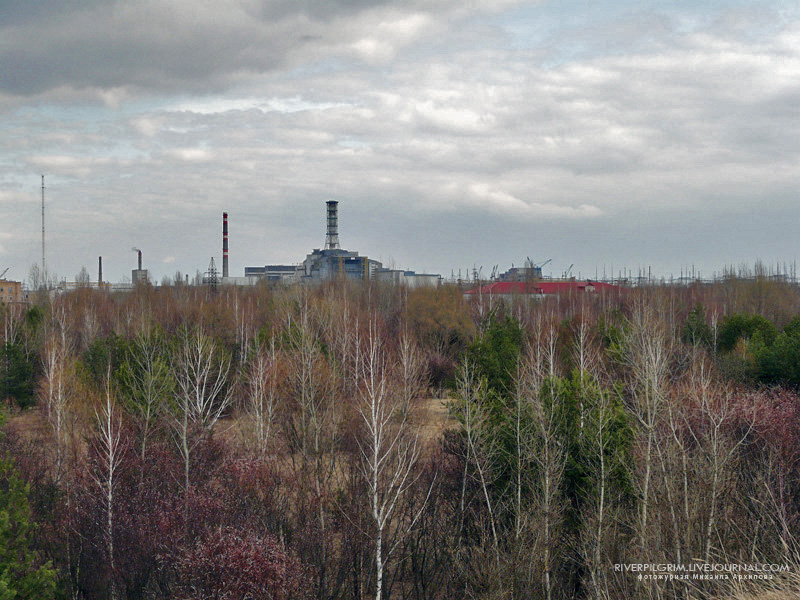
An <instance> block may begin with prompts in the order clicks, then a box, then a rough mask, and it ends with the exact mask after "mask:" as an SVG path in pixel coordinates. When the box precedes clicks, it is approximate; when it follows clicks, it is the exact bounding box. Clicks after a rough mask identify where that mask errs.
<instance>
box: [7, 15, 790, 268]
mask: <svg viewBox="0 0 800 600" xmlns="http://www.w3.org/2000/svg"><path fill="white" fill-rule="evenodd" d="M163 4H164V3H158V4H157V3H153V4H145V3H142V2H135V3H118V4H116V5H105V4H104V5H103V6H102V7H100V8H98V9H97V10H99V11H100V12H101V13H102V12H103V11H106V12H108V11H113V10H118V11H122V16H118V17H115V18H117V19H119V21H120V23H126V24H128V25H129V26H130V27H129V29H130V33H129V34H127V35H124V36H122V37H123V39H121V40H120V41H119V45H118V47H119V48H125V51H124V52H122V51H121V50H120V54H119V55H118V54H114V53H111V54H109V55H108V56H107V60H105V61H104V60H102V59H101V57H100V56H99V55H98V54H97V53H98V52H100V50H99V49H100V48H106V49H108V48H110V47H111V46H113V44H112V41H113V40H111V38H112V37H113V36H111V35H107V34H103V36H104V37H103V36H99V34H98V36H97V39H95V38H92V36H91V35H90V36H89V37H88V38H87V39H86V41H85V43H81V44H78V42H77V41H76V42H74V43H75V44H76V46H75V47H76V48H77V49H78V50H79V51H80V52H83V53H85V55H86V56H89V55H91V57H94V58H92V60H94V61H95V62H96V63H97V65H95V66H96V68H97V69H101V70H102V72H96V71H95V70H94V67H92V65H91V64H87V65H83V66H80V68H79V67H75V69H76V71H75V72H70V73H69V74H64V75H60V76H59V77H61V79H59V78H54V79H52V80H49V81H46V82H43V83H41V85H40V86H39V87H35V86H34V87H32V88H31V90H33V89H37V90H45V89H49V88H50V87H51V86H56V85H62V86H68V87H71V88H72V89H73V90H74V89H77V88H79V87H80V86H81V85H87V86H96V87H97V89H100V88H102V87H103V86H110V87H108V88H107V89H105V90H104V91H105V93H106V94H109V95H110V96H109V97H110V98H111V99H112V100H113V97H114V91H113V90H114V89H115V88H114V86H121V87H129V86H130V85H132V84H136V85H138V86H139V87H142V88H144V87H148V86H149V87H150V92H149V93H148V94H147V95H144V96H142V97H137V96H136V93H135V91H128V92H127V94H128V95H127V96H126V95H125V93H123V92H120V95H119V98H118V103H119V104H118V105H119V108H118V109H113V108H103V107H97V106H94V107H92V105H91V104H85V103H83V102H79V101H77V100H76V99H75V98H74V97H73V98H72V99H71V100H70V102H68V103H61V104H59V103H56V101H55V99H56V98H59V97H62V96H63V95H64V93H65V92H64V91H63V88H58V89H56V88H53V89H52V91H51V92H50V93H49V95H46V97H47V98H48V102H47V103H45V104H44V105H42V104H39V103H38V102H39V101H38V100H37V102H36V103H31V104H22V102H23V101H22V100H19V99H17V101H16V104H15V106H14V108H8V109H7V110H6V111H5V112H4V113H0V116H2V120H0V133H1V134H2V136H0V165H2V167H3V168H4V173H6V175H5V176H4V177H3V179H2V180H0V221H2V222H10V220H11V219H14V222H15V223H16V224H17V225H18V226H17V227H15V228H13V229H11V230H10V231H9V232H4V235H3V236H0V266H2V265H3V264H8V263H13V264H15V265H22V266H18V270H19V269H26V268H27V265H29V264H30V263H31V262H34V261H36V260H37V256H38V254H37V252H38V250H37V238H36V233H37V218H38V205H37V199H38V197H37V184H38V179H37V177H38V174H39V173H41V172H44V173H47V175H48V187H49V188H50V189H49V191H48V197H49V198H50V200H49V202H50V211H51V212H49V213H48V214H49V215H50V216H49V217H48V218H49V219H50V222H51V224H52V229H51V231H52V233H51V236H52V237H51V238H50V239H49V242H48V244H49V248H50V249H51V252H52V253H53V259H52V260H53V268H54V269H56V270H57V271H58V272H60V273H62V274H63V275H65V276H67V277H71V275H72V274H73V273H77V272H78V270H79V269H80V266H81V264H87V265H90V266H91V265H92V264H94V261H96V256H97V255H98V254H103V255H104V256H105V257H106V261H105V264H106V271H107V273H109V274H110V276H111V277H115V278H118V277H121V276H122V275H123V274H124V273H125V271H126V269H128V268H129V266H125V265H130V263H131V262H132V255H131V254H130V251H129V248H130V246H132V245H137V246H140V247H143V249H144V250H145V259H146V262H149V263H150V266H151V268H152V269H154V270H155V272H156V276H157V277H158V278H159V279H160V277H161V275H163V274H167V273H172V272H173V271H174V270H175V269H182V270H184V271H189V272H192V273H193V272H194V270H195V269H196V268H200V269H204V268H205V267H206V265H207V263H208V258H210V256H211V255H212V254H215V255H218V254H219V245H220V241H219V231H218V230H219V228H220V225H219V217H220V213H221V212H222V211H223V210H228V211H229V212H230V213H231V234H232V238H231V266H232V269H233V270H234V272H236V273H240V272H241V269H242V268H243V266H244V265H245V264H263V263H266V262H271V261H276V262H293V261H296V260H299V259H301V258H302V257H303V255H304V254H305V252H307V251H309V250H310V249H311V248H312V247H319V246H320V245H321V243H322V240H323V237H324V220H323V202H324V200H326V199H328V198H335V199H338V200H341V201H342V205H341V213H342V214H341V217H342V219H341V227H340V229H341V238H342V243H343V244H344V245H346V246H347V247H349V248H352V249H356V250H359V251H361V252H362V253H364V254H368V255H370V256H374V257H376V258H383V259H384V260H387V261H388V260H391V261H394V262H395V263H396V264H397V266H402V267H412V268H413V267H416V268H419V269H428V270H436V271H441V272H445V273H446V274H448V275H449V271H450V268H452V267H456V268H458V267H462V268H466V267H472V265H473V264H484V265H486V266H487V268H490V266H491V265H493V264H500V265H501V266H508V265H510V263H511V262H516V263H517V264H518V263H519V262H521V261H522V260H523V259H524V258H525V256H528V255H530V256H534V257H536V258H537V259H540V260H543V259H545V258H550V257H553V258H554V264H555V265H557V266H556V267H554V269H555V272H556V273H557V272H558V271H559V270H564V269H566V267H567V266H568V265H569V264H570V263H576V268H575V271H580V270H582V271H583V272H584V274H586V272H587V271H590V270H591V271H592V274H593V271H594V267H595V265H598V264H599V265H601V268H602V265H603V264H606V265H607V266H608V268H609V269H610V265H611V263H614V262H616V263H617V267H619V266H620V265H621V264H622V263H623V262H624V263H626V264H628V265H631V266H634V265H636V264H645V265H647V264H650V265H653V266H654V267H656V268H657V269H662V270H673V271H677V270H678V269H679V268H680V267H681V265H682V264H684V263H691V262H697V263H698V264H699V263H701V262H702V261H705V266H703V269H705V270H706V271H710V270H712V268H719V267H720V266H722V264H724V263H725V262H739V261H743V260H753V259H755V258H758V257H761V258H766V259H769V258H773V257H774V258H779V257H782V258H789V259H791V258H792V257H793V256H794V255H795V254H796V247H795V246H793V245H792V244H791V243H787V241H788V240H791V239H793V236H792V235H790V232H789V227H788V225H787V223H790V222H793V219H794V212H795V211H794V209H793V208H792V200H791V199H792V197H793V194H794V191H793V190H794V189H795V188H796V184H797V181H798V173H799V171H798V169H800V141H798V140H800V135H798V134H800V131H798V128H800V123H799V122H798V121H797V119H796V118H795V116H794V111H795V110H796V106H797V100H798V97H799V96H800V78H799V77H798V74H799V73H800V50H798V49H800V27H798V24H797V23H796V22H792V21H789V22H785V23H780V24H779V25H774V24H773V26H772V28H768V27H761V28H760V29H758V30H757V31H753V30H750V29H746V28H743V27H742V25H741V19H737V18H734V17H729V18H726V19H722V18H719V19H711V20H709V23H708V24H703V23H700V24H699V25H694V26H692V27H684V26H681V27H678V26H677V25H675V22H677V21H678V19H672V20H671V19H663V18H659V17H658V15H656V16H653V17H649V16H648V15H637V17H636V19H635V22H636V23H650V22H657V23H658V24H659V25H658V27H654V31H655V33H654V38H655V39H653V40H650V42H648V43H644V42H642V41H641V38H642V37H643V36H642V34H641V32H637V31H634V29H635V28H633V27H632V26H631V25H630V23H629V22H627V21H621V22H619V23H618V25H614V29H613V31H616V32H627V33H619V34H618V35H617V34H613V35H612V34H610V33H609V31H608V30H603V35H605V36H612V37H613V38H614V39H615V40H617V43H616V45H615V46H614V47H613V48H608V49H607V51H605V52H599V51H597V48H598V47H600V46H602V44H601V43H600V42H598V39H600V38H602V37H603V35H600V34H599V33H596V29H597V28H596V27H595V26H591V27H588V28H587V27H583V28H582V27H576V29H575V31H573V32H572V33H571V34H570V35H573V36H576V37H580V38H586V39H587V40H588V41H587V43H586V44H585V47H587V48H589V47H594V48H595V51H593V52H586V53H582V54H580V55H578V56H572V57H570V58H568V59H564V57H563V56H562V55H561V52H560V51H559V50H558V49H553V50H552V52H551V51H550V50H549V49H547V48H545V49H544V50H543V49H542V48H540V47H528V46H525V45H519V44H514V43H511V41H510V39H509V36H507V35H506V34H505V33H504V29H503V27H502V26H501V25H497V24H496V23H494V22H492V21H491V20H490V19H487V18H484V16H483V15H481V16H475V15H464V14H463V13H459V12H458V9H457V8H454V6H453V5H450V4H447V3H444V2H443V3H441V4H440V5H439V6H437V7H436V10H437V11H439V12H435V13H434V12H432V11H425V10H423V8H422V5H414V4H409V5H408V6H406V7H400V5H398V4H397V3H391V5H390V4H389V3H386V4H385V5H381V4H376V3H355V4H349V3H348V4H346V3H342V4H341V5H336V6H334V5H331V4H326V8H325V9H324V10H323V11H322V12H315V11H314V7H315V6H316V4H317V3H311V2H309V3H308V6H307V7H305V9H296V8H291V7H296V6H298V5H297V4H295V3H284V4H277V5H276V4H275V3H270V4H269V5H268V4H258V3H250V4H245V3H244V2H241V3H239V4H237V5H236V6H237V9H236V10H234V11H233V14H231V15H227V16H221V17H219V19H218V20H219V23H218V24H217V25H218V28H217V29H215V28H214V27H213V26H212V22H211V21H212V20H213V19H212V16H211V14H212V13H208V14H206V13H204V12H203V11H204V10H210V9H207V8H206V9H204V8H203V7H204V6H205V7H212V6H216V4H212V3H209V4H205V5H204V4H202V3H201V4H200V5H198V16H197V19H196V22H193V23H190V24H186V23H182V22H181V23H179V24H176V20H175V19H177V17H176V16H174V15H173V17H174V18H173V20H172V21H170V18H169V16H167V17H164V20H163V21H160V23H161V24H160V25H159V26H158V27H153V28H148V27H144V26H143V25H142V26H141V27H143V28H144V33H142V34H141V40H138V38H137V35H138V34H136V33H135V32H136V27H135V23H141V22H142V15H140V14H138V12H137V11H141V10H144V9H143V8H142V7H145V8H147V7H149V8H148V10H152V11H159V12H158V14H159V19H161V17H162V16H163V15H162V13H161V12H160V11H163V10H164V9H163V8H160V7H161V6H162V5H163ZM319 4H324V3H319ZM345 4H346V5H345ZM76 6H77V5H76ZM81 6H82V5H81ZM166 6H168V7H169V6H172V7H174V6H175V4H174V3H173V4H166ZM125 11H128V12H130V11H132V12H131V14H128V12H125ZM248 11H249V12H248ZM134 13H135V14H134ZM89 14H94V15H97V14H99V13H96V12H92V11H91V10H89V11H82V9H81V10H78V9H76V10H75V11H74V14H73V17H72V18H73V19H74V20H76V22H78V21H80V22H82V23H83V22H88V20H89V17H88V16H87V15H89ZM243 15H244V16H243ZM245 17H246V18H245ZM445 17H446V18H445ZM449 18H455V19H456V21H455V22H454V23H452V24H448V23H447V19H449ZM11 22H12V23H17V24H16V25H12V28H14V27H16V28H17V31H18V32H21V31H23V30H24V27H29V26H32V25H30V24H29V23H28V24H26V23H22V24H19V23H20V21H19V20H17V21H15V20H13V19H12V20H11ZM170 23H171V24H172V25H175V27H176V32H175V37H174V39H173V38H172V37H170V36H168V35H166V33H163V32H162V31H161V30H162V29H165V30H166V29H169V24H170ZM292 23H295V24H297V23H302V24H304V27H305V26H306V25H307V26H308V27H307V28H305V29H303V31H304V32H306V33H309V32H311V33H310V35H311V37H312V38H313V39H300V38H299V37H298V35H297V32H298V31H300V29H302V28H300V27H299V26H298V27H295V28H293V26H290V25H291V24H292ZM52 26H53V27H55V25H52ZM764 30H769V31H768V34H763V33H762V32H763V31H764ZM232 31H242V32H244V33H243V34H242V36H241V37H240V38H236V39H232V40H231V41H225V44H228V45H225V46H224V47H223V48H221V50H220V58H219V62H218V63H214V62H211V63H210V64H209V65H208V66H207V69H206V70H204V69H203V68H202V62H203V61H202V60H200V57H201V56H202V55H203V54H202V52H211V46H213V44H210V42H209V40H212V38H213V37H214V36H217V37H219V38H220V39H223V38H225V37H226V36H227V34H228V33H229V32H232ZM222 34H225V35H222ZM312 34H313V35H312ZM18 35H21V33H18ZM303 35H305V34H303ZM100 37H102V40H100V41H98V40H99V39H100ZM301 37H302V36H301ZM627 37H630V38H632V39H634V41H633V42H631V45H630V46H627V47H626V45H625V39H627ZM3 39H5V38H3ZM93 40H94V41H93ZM137 40H138V41H137ZM44 41H45V45H48V44H49V46H48V47H49V48H51V49H52V48H57V47H58V44H61V43H64V42H63V40H61V38H59V37H58V36H57V35H54V36H52V37H48V39H46V40H44ZM101 42H102V43H101ZM572 42H573V38H570V37H569V36H568V37H566V38H565V39H564V40H563V42H562V43H563V46H569V45H570V44H571V43H572ZM590 42H592V43H590ZM115 43H116V42H115ZM262 43H263V44H265V46H264V48H274V52H273V55H272V56H269V57H266V58H264V57H260V56H258V55H257V54H258V53H257V52H256V50H259V49H261V48H262V46H261V44H262ZM125 44H128V45H125ZM159 44H163V46H159ZM148 45H149V46H151V47H152V50H151V54H147V53H145V54H142V55H141V56H139V55H137V56H139V57H138V58H136V59H135V60H134V59H133V58H131V56H133V55H134V54H135V52H134V49H136V48H137V47H139V46H141V47H143V48H144V47H145V46H148ZM204 45H205V46H207V47H206V48H201V49H200V50H202V52H200V50H198V54H197V55H192V52H191V48H192V47H193V46H198V47H200V46H204ZM167 47H169V48H175V49H176V50H175V51H176V52H177V54H176V57H175V58H174V59H173V60H171V61H170V60H161V61H159V60H158V59H157V56H158V55H159V54H160V53H161V52H162V51H165V50H164V48H167ZM2 48H4V49H3V50H0V54H1V53H2V52H5V48H7V46H2ZM145 50H146V49H145ZM143 51H144V50H143ZM47 55H48V53H47V52H44V51H43V53H42V57H45V56H47ZM190 55H191V56H194V58H193V59H192V60H191V61H190V62H192V64H191V65H184V64H182V62H181V60H180V58H179V57H180V56H183V57H184V58H186V59H187V60H188V58H187V56H189V57H190V58H191V56H190ZM556 55H559V56H560V60H557V61H554V60H552V59H553V57H554V56H556ZM126 56H127V57H128V58H127V59H126V58H125V57H126ZM223 57H225V58H224V59H223ZM323 57H327V58H325V59H324V60H323ZM334 58H335V59H336V60H334ZM145 59H146V60H145ZM42 60H43V61H44V60H45V59H44V58H42ZM126 60H128V62H126ZM248 61H250V62H248ZM259 61H261V62H259ZM150 63H152V64H150ZM288 65H292V66H291V67H290V66H288ZM247 71H251V72H252V73H251V74H250V75H248V76H245V75H244V74H243V73H245V72H247ZM256 71H258V74H255V72H256ZM104 78H105V79H104ZM225 82H227V84H229V87H226V85H225ZM201 88H202V89H203V91H204V92H205V93H204V94H202V95H198V94H195V93H194V91H195V90H198V89H201ZM157 89H161V90H163V91H164V93H162V94H160V95H159V94H156V90H157ZM213 89H218V90H219V91H218V92H216V93H210V92H211V91H212V90H213ZM6 91H7V92H8V89H7V90H6ZM166 92H170V93H166ZM108 104H109V105H112V104H113V102H112V101H109V102H108ZM737 223H739V224H740V227H741V233H740V234H737V236H736V238H737V243H736V244H732V243H731V242H730V238H731V231H732V230H733V229H734V228H736V226H737V225H736V224H737ZM561 263H563V264H561ZM17 276H20V274H19V273H17Z"/></svg>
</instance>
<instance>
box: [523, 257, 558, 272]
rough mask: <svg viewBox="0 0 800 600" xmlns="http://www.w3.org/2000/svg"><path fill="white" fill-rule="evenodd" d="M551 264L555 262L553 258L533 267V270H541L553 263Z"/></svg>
mask: <svg viewBox="0 0 800 600" xmlns="http://www.w3.org/2000/svg"><path fill="white" fill-rule="evenodd" d="M529 260H530V259H529ZM551 262H553V259H552V258H548V259H547V260H546V261H544V262H543V263H539V264H538V265H533V268H534V269H541V268H542V267H544V266H545V265H547V264H548V263H551Z"/></svg>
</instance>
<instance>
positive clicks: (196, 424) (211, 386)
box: [173, 327, 231, 492]
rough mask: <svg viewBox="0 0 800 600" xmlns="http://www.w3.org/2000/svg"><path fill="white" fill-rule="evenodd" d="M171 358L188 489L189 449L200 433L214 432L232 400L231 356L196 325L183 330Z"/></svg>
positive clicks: (175, 423) (177, 428) (177, 427)
mask: <svg viewBox="0 0 800 600" xmlns="http://www.w3.org/2000/svg"><path fill="white" fill-rule="evenodd" d="M174 361H175V364H174V370H175V374H176V377H177V382H178V389H177V398H176V400H177V406H176V413H175V418H174V420H173V427H174V430H175V433H176V437H177V444H178V450H179V452H180V454H181V458H183V461H184V486H185V489H186V491H187V492H188V490H189V483H190V480H189V467H190V457H191V452H192V450H193V449H194V447H195V446H196V445H197V443H198V442H199V441H200V436H201V435H203V434H210V433H212V432H213V429H214V425H216V423H217V421H218V420H219V419H220V417H221V416H222V414H223V413H224V412H225V410H226V409H227V408H228V406H229V405H230V402H231V394H230V388H229V387H228V386H227V384H228V373H229V371H230V358H229V357H228V356H226V355H225V354H224V353H223V352H222V350H220V348H219V347H218V346H217V344H216V342H215V341H214V340H213V339H212V338H211V337H209V336H208V335H207V334H206V333H205V332H204V331H203V329H202V328H200V327H195V328H193V329H192V330H190V331H186V332H184V334H183V336H182V339H181V340H180V345H179V347H178V351H177V353H176V355H175V357H174Z"/></svg>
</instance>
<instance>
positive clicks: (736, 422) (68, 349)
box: [0, 277, 800, 600]
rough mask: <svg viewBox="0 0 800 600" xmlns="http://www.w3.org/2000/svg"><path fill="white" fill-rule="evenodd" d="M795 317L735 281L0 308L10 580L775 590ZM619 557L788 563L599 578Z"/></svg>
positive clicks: (118, 588)
mask: <svg viewBox="0 0 800 600" xmlns="http://www.w3.org/2000/svg"><path fill="white" fill-rule="evenodd" d="M798 315H800V290H797V289H796V288H795V287H793V286H791V285H789V284H786V283H781V282H774V281H768V280H766V279H765V278H759V277H755V278H748V279H737V278H735V277H731V278H730V279H728V280H726V281H722V282H719V283H716V284H705V285H701V284H697V285H695V286H689V287H677V286H676V287H670V286H660V287H658V286H657V287H651V288H642V289H633V290H625V291H624V292H620V293H613V294H599V293H598V294H581V295H565V296H561V297H557V298H547V299H542V300H536V301H530V300H525V299H522V298H519V299H513V298H512V299H510V300H509V299H506V300H505V301H500V300H497V299H492V298H480V297H479V298H476V299H473V301H472V302H471V303H469V302H466V301H464V300H463V299H462V296H461V290H459V289H458V288H456V287H451V286H443V287H441V288H439V289H420V290H405V289H398V288H391V287H385V286H376V285H355V284H348V283H345V282H338V283H330V284H325V285H321V286H319V287H314V288H302V287H289V288H284V287H280V288H270V287H259V288H254V289H236V288H223V289H220V290H219V291H217V292H211V291H210V290H206V289H204V288H199V287H189V286H182V285H175V286H162V287H161V288H158V289H155V288H151V287H146V286H142V287H140V288H137V289H136V290H135V291H134V292H132V293H130V294H125V295H119V296H116V295H113V294H108V293H101V292H98V291H94V290H90V289H83V290H78V291H75V292H72V293H69V294H64V295H60V296H56V297H53V298H48V297H42V298H39V299H38V300H37V302H36V303H35V304H34V305H32V306H30V307H24V306H5V305H3V306H0V316H1V317H2V319H3V327H2V329H0V333H2V335H3V338H2V342H3V344H4V348H5V354H4V361H5V362H4V366H3V369H4V370H3V371H2V376H3V381H4V384H3V387H2V388H1V389H2V391H3V396H4V398H3V400H4V401H5V405H4V406H5V408H4V411H5V413H6V415H7V419H6V423H5V425H4V426H3V429H2V432H3V433H2V434H0V446H2V448H1V449H0V450H2V453H3V454H4V455H7V456H8V457H9V458H10V459H11V460H13V465H14V469H15V472H16V473H17V474H18V477H19V478H21V480H22V481H24V483H25V485H26V486H27V488H26V494H27V505H28V507H29V508H28V509H27V511H26V514H27V515H28V517H27V518H29V520H30V523H31V527H30V531H29V535H27V534H26V535H27V537H26V540H27V542H26V543H27V548H26V552H30V553H32V554H30V555H29V556H31V557H33V559H32V561H28V562H27V563H25V564H26V565H27V566H26V567H24V568H25V569H27V572H31V573H33V572H34V571H33V570H34V569H36V568H41V569H42V570H41V573H45V571H46V572H47V573H51V575H47V574H45V575H43V577H44V576H47V577H51V576H52V578H53V585H52V588H51V591H50V592H48V593H47V595H48V597H59V598H75V599H79V598H82V599H87V600H88V599H105V598H111V599H114V600H116V599H122V598H185V599H190V598H192V599H201V598H226V599H236V598H242V599H245V598H252V599H259V598H265V599H266V598H268V599H275V600H278V599H288V598H300V599H306V598H307V599H311V598H318V599H321V600H322V599H339V598H341V599H362V598H375V599H376V600H386V599H389V598H396V599H415V600H421V599H438V598H442V599H444V598H476V599H477V598H482V599H484V598H485V599H509V600H511V599H523V598H524V599H529V598H534V599H535V598H541V599H546V600H554V599H562V598H586V599H597V600H601V599H628V598H648V599H649V598H652V599H662V598H663V599H689V598H718V597H719V598H722V597H740V598H758V597H763V598H768V597H782V598H784V597H786V598H789V597H795V596H792V594H795V595H796V597H800V595H798V594H800V592H798V590H800V588H799V587H798V581H800V578H798V577H795V576H793V573H794V571H795V570H796V569H797V568H800V563H798V562H797V560H796V556H797V550H798V548H797V535H798V533H800V520H799V519H800V480H799V479H798V477H799V476H800V443H798V442H800V399H799V398H798V395H797V384H796V382H795V381H794V379H792V377H793V375H791V373H794V371H792V370H791V369H793V368H794V367H793V366H792V365H795V364H799V365H800V354H798V349H800V345H798V346H797V347H796V348H795V346H792V344H793V343H794V342H793V340H795V339H796V338H795V337H793V336H795V331H800V321H795V320H794V319H796V317H797V316H798ZM737 319H738V321H737ZM737 323H738V325H737ZM796 326H797V329H795V327H796ZM737 327H738V329H737ZM770 328H771V329H770ZM797 339H800V338H797ZM781 361H783V362H781ZM792 361H794V362H792ZM776 365H777V366H776ZM798 370H800V369H798ZM7 487H8V486H7ZM9 489H10V488H9ZM0 496H2V494H0ZM0 529H2V528H0ZM3 556H4V555H3V554H2V553H0V571H2V567H3V565H2V562H1V561H2V560H3ZM26 556H28V555H26ZM641 563H654V564H690V563H703V564H713V563H720V564H731V563H736V564H755V563H758V564H762V563H769V564H781V565H788V566H789V567H790V571H789V573H788V574H784V575H781V576H780V577H777V578H775V579H773V580H771V581H769V582H763V581H757V582H753V583H734V582H731V581H724V582H721V581H704V580H698V581H680V580H672V581H666V580H658V581H649V580H646V579H644V580H639V579H638V578H637V577H636V576H635V575H634V574H631V573H630V572H625V571H623V570H620V569H618V568H615V565H625V564H641ZM36 572H37V573H39V572H40V571H36ZM30 589H33V588H30ZM42 589H43V588H42ZM770 590H772V591H770ZM37 594H39V595H37ZM37 594H34V593H33V592H29V593H28V595H25V594H21V595H18V596H17V597H21V598H26V597H31V598H33V597H43V596H41V594H42V592H37ZM765 594H766V595H765ZM769 594H778V595H777V596H770V595H769ZM0 597H4V596H2V591H1V590H0ZM10 597H13V596H10Z"/></svg>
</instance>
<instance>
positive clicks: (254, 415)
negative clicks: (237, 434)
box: [245, 338, 280, 456]
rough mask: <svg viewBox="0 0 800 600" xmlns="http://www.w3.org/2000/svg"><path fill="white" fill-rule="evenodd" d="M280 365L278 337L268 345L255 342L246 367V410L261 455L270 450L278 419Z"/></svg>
mask: <svg viewBox="0 0 800 600" xmlns="http://www.w3.org/2000/svg"><path fill="white" fill-rule="evenodd" d="M279 376H280V364H279V357H278V352H277V350H276V347H275V338H272V339H270V341H269V344H258V343H256V344H254V345H253V352H252V356H251V358H250V360H249V361H248V364H247V367H246V375H245V377H246V386H247V396H246V400H245V410H246V412H247V414H248V416H249V417H250V420H251V423H252V425H253V433H254V437H255V445H256V449H257V451H258V453H259V455H261V456H264V455H266V453H267V450H268V447H269V444H270V443H271V441H272V426H273V425H274V423H275V419H276V410H277V401H278V383H279V381H278V379H279Z"/></svg>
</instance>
